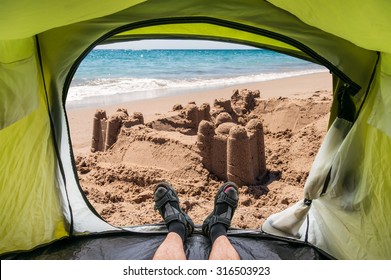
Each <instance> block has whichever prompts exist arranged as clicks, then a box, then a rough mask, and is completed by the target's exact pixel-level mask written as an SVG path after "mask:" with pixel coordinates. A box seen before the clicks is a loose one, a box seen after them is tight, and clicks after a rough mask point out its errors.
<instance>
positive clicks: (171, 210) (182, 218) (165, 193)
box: [154, 182, 194, 240]
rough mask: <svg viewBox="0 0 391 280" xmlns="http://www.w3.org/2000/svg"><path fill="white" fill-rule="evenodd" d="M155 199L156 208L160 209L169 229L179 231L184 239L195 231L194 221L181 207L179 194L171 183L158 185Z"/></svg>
mask: <svg viewBox="0 0 391 280" xmlns="http://www.w3.org/2000/svg"><path fill="white" fill-rule="evenodd" d="M154 200H155V209H156V210H158V211H159V213H160V215H161V216H162V218H163V219H164V222H165V224H166V226H167V227H168V229H169V231H173V232H176V233H178V234H179V235H180V236H181V237H182V239H183V240H184V239H185V237H186V236H189V235H190V234H191V233H192V232H193V230H194V223H193V221H192V220H191V219H190V217H189V216H188V215H187V214H186V213H185V212H184V211H183V210H182V209H181V208H180V206H179V198H178V195H177V194H176V192H175V190H174V189H173V187H172V186H171V185H170V184H169V183H166V182H161V183H158V184H157V185H156V187H155V192H154ZM182 226H183V227H184V230H183V227H182ZM182 232H183V233H182Z"/></svg>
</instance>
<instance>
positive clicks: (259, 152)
mask: <svg viewBox="0 0 391 280" xmlns="http://www.w3.org/2000/svg"><path fill="white" fill-rule="evenodd" d="M246 129H247V132H248V136H249V145H250V151H251V164H252V166H253V169H254V174H257V176H258V177H259V178H262V177H263V176H264V175H265V174H266V173H267V169H266V157H265V141H264V133H263V125H262V122H261V121H260V120H257V119H252V120H250V121H249V122H248V123H247V125H246Z"/></svg>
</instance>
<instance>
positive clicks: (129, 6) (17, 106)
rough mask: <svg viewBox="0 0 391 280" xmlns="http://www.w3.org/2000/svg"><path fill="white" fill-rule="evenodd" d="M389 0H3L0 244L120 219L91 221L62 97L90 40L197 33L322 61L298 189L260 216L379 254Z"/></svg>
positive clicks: (389, 194) (44, 240)
mask: <svg viewBox="0 0 391 280" xmlns="http://www.w3.org/2000/svg"><path fill="white" fill-rule="evenodd" d="M361 2H362V3H361ZM390 6H391V4H390V3H389V1H385V0H384V1H380V0H379V1H371V3H370V5H369V4H367V3H366V2H365V1H352V0H349V1H337V0H335V1H327V2H326V1H304V0H300V1H282V0H281V1H278V0H270V1H261V0H244V1H243V0H242V1H239V0H226V1H215V2H211V1H205V0H187V1H173V0H165V1H161V0H146V1H132V0H121V1H103V0H87V1H73V0H72V1H66V2H64V3H63V2H58V1H57V2H56V1H49V0H39V1H3V2H2V9H1V10H0V205H1V206H0V207H1V209H0V210H1V211H0V254H6V253H10V252H17V251H26V250H31V249H33V248H36V247H38V246H42V245H44V244H48V243H51V242H53V241H55V240H59V239H62V238H67V237H73V236H81V235H90V234H99V233H107V232H114V233H115V232H123V231H125V230H126V229H123V228H118V227H113V226H111V225H109V224H107V223H106V222H105V221H103V220H102V219H101V218H100V216H99V215H98V214H97V213H96V212H95V211H94V209H93V208H92V207H91V206H90V204H89V203H88V201H87V200H86V198H85V197H84V194H83V193H82V192H81V190H80V187H79V184H78V180H77V174H76V172H75V167H74V164H73V158H72V148H71V145H70V140H69V132H68V126H67V118H66V112H65V109H64V103H65V101H66V95H67V90H68V88H69V84H70V82H71V79H72V77H73V74H74V72H75V71H76V69H77V67H78V65H79V64H80V62H81V61H82V59H83V58H84V57H85V56H86V55H87V54H88V52H89V51H90V50H92V48H93V47H94V46H96V45H97V44H100V43H102V44H103V43H105V44H106V43H112V42H120V41H126V40H140V39H148V38H182V39H190V38H193V39H194V38H198V39H209V40H218V41H228V42H238V43H244V44H248V45H251V46H256V47H262V48H268V49H272V50H276V51H279V52H282V53H285V54H289V55H292V56H295V57H299V58H302V59H306V60H309V61H312V62H315V63H319V64H323V65H324V66H326V67H327V68H329V70H330V71H331V73H332V74H333V88H334V101H333V106H332V113H331V117H330V127H329V132H328V134H327V136H326V139H325V141H324V143H323V145H322V147H321V149H320V151H319V153H318V155H317V157H316V159H315V162H314V164H313V167H312V170H311V172H310V176H309V178H308V180H307V182H306V185H305V188H304V194H303V200H302V201H300V202H299V203H298V204H297V205H295V206H294V207H292V208H289V209H287V210H286V211H283V212H281V213H276V214H274V215H272V216H271V217H270V218H269V219H268V220H267V221H266V222H265V224H264V225H263V227H262V230H263V231H265V232H267V233H269V234H273V235H275V236H284V237H287V238H290V239H292V240H296V241H300V242H303V243H307V244H311V245H313V246H315V247H317V248H319V249H320V250H322V251H324V252H326V253H328V254H330V255H331V256H333V257H335V258H339V259H389V258H391V220H390V219H388V218H387V214H388V213H389V212H390V210H391V209H390V208H391V175H390V172H389V170H390V169H391V166H390V165H391V153H390V152H389V151H390V146H391V139H390V137H391V124H390V123H389V121H388V120H389V119H390V117H391V42H390V40H391V36H390V35H391V34H390V33H391V19H390V18H389V16H388V11H389V10H391V9H390V8H391V7H390ZM139 230H142V229H139Z"/></svg>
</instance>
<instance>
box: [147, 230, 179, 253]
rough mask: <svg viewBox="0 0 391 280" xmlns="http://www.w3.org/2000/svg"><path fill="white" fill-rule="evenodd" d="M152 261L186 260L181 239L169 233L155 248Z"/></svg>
mask: <svg viewBox="0 0 391 280" xmlns="http://www.w3.org/2000/svg"><path fill="white" fill-rule="evenodd" d="M152 259H153V260H186V254H185V250H184V249H183V241H182V238H181V237H180V236H179V235H178V234H177V233H175V232H169V233H168V234H167V236H166V239H164V241H163V243H162V244H160V246H159V248H157V250H156V252H155V255H154V256H153V258H152Z"/></svg>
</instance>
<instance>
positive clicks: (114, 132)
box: [105, 109, 128, 150]
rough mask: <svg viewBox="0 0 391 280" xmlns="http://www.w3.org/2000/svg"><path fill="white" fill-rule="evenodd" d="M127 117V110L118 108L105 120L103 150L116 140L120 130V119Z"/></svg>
mask: <svg viewBox="0 0 391 280" xmlns="http://www.w3.org/2000/svg"><path fill="white" fill-rule="evenodd" d="M127 118H128V112H127V111H126V110H125V109H118V110H117V112H116V113H115V114H113V115H111V116H110V117H109V119H108V120H107V131H106V143H105V150H108V149H110V148H111V146H113V144H114V143H115V142H117V138H118V134H119V132H120V131H121V127H122V121H123V120H126V119H127Z"/></svg>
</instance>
